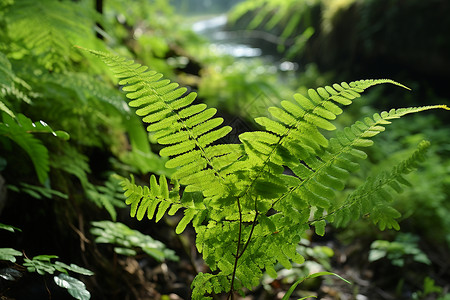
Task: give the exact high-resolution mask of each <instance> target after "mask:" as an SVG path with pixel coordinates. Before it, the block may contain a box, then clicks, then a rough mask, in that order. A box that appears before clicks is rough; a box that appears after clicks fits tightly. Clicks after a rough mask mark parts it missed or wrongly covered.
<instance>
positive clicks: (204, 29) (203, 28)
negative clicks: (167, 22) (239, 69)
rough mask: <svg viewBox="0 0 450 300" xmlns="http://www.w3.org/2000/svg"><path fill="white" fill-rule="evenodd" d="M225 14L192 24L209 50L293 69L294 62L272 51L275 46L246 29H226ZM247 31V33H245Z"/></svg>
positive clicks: (294, 66)
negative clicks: (249, 33) (204, 40)
mask: <svg viewBox="0 0 450 300" xmlns="http://www.w3.org/2000/svg"><path fill="white" fill-rule="evenodd" d="M227 21H228V20H227V15H226V14H219V15H215V16H212V17H207V18H205V19H202V20H200V21H197V22H195V23H194V24H193V25H192V30H193V31H194V32H195V33H197V34H198V35H200V36H203V37H205V38H207V39H208V40H209V41H210V43H211V45H210V47H211V50H212V51H214V52H215V53H218V54H222V55H231V56H233V57H235V58H236V59H261V60H262V61H264V62H265V63H266V64H267V65H271V66H276V67H277V69H278V70H279V71H282V72H283V71H295V70H297V69H298V65H297V64H296V63H293V62H290V61H286V60H282V58H281V56H280V55H278V53H276V51H274V48H276V46H275V45H273V47H268V46H267V42H266V43H263V42H262V41H261V40H259V41H258V39H257V38H255V37H249V36H248V32H247V31H232V30H227V29H226V25H227ZM246 33H247V34H246Z"/></svg>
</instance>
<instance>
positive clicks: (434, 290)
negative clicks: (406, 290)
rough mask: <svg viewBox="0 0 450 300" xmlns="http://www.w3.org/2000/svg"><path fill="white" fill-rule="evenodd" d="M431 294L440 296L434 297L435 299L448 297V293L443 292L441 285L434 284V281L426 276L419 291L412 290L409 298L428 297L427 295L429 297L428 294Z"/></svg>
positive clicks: (440, 299)
mask: <svg viewBox="0 0 450 300" xmlns="http://www.w3.org/2000/svg"><path fill="white" fill-rule="evenodd" d="M433 294H438V295H440V297H438V298H436V299H437V300H448V299H450V294H449V293H445V292H444V291H443V288H442V287H440V286H438V285H436V283H435V281H434V280H433V279H432V278H430V277H428V276H427V277H425V279H424V281H423V289H422V290H421V291H417V292H414V293H413V294H412V297H411V299H413V300H420V299H428V297H430V295H433Z"/></svg>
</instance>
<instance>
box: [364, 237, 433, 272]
mask: <svg viewBox="0 0 450 300" xmlns="http://www.w3.org/2000/svg"><path fill="white" fill-rule="evenodd" d="M418 241H419V238H418V237H417V236H415V235H412V234H408V233H398V235H397V236H396V238H395V241H393V242H389V241H385V240H376V241H374V242H373V243H372V245H371V246H370V252H369V261H370V262H373V261H377V260H379V259H382V258H387V259H389V260H390V261H391V263H392V264H393V265H394V266H397V267H403V266H404V265H405V261H406V259H407V258H408V257H409V258H411V259H412V260H413V261H415V262H419V263H423V264H426V265H430V264H431V261H430V260H429V259H428V257H427V255H426V254H425V253H424V252H422V250H420V248H419V246H418V244H417V243H418Z"/></svg>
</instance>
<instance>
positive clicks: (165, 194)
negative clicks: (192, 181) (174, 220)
mask: <svg viewBox="0 0 450 300" xmlns="http://www.w3.org/2000/svg"><path fill="white" fill-rule="evenodd" d="M115 177H116V178H117V179H120V180H121V181H120V184H121V185H122V188H123V190H124V195H125V197H126V198H127V199H126V201H125V203H126V204H127V205H131V210H130V216H131V217H133V218H134V217H136V218H137V219H138V220H142V219H143V218H144V216H147V218H148V219H150V220H151V219H155V221H156V222H158V221H159V220H161V218H162V217H163V216H164V214H165V213H166V212H167V213H168V214H169V215H174V214H175V213H176V212H177V211H178V210H179V209H181V208H184V209H185V210H184V217H183V218H182V219H181V220H180V222H179V223H178V226H177V228H176V232H177V233H181V232H183V231H184V229H185V228H186V226H187V224H189V223H190V222H193V223H194V224H196V223H197V222H201V221H202V220H203V218H204V217H205V213H204V212H205V211H206V209H205V206H204V205H203V204H199V203H198V202H197V201H195V200H193V199H192V198H191V199H187V198H188V196H186V195H189V193H185V194H184V197H183V198H182V199H180V194H179V188H180V186H179V184H178V183H176V184H175V186H174V187H173V188H172V189H171V190H170V191H169V187H168V184H167V179H166V177H165V176H164V175H161V176H160V177H159V183H158V181H157V179H156V177H155V175H152V176H151V177H150V186H149V187H148V186H144V187H142V186H138V185H136V184H135V181H134V177H133V176H132V175H131V181H130V180H129V179H126V178H123V177H120V176H115Z"/></svg>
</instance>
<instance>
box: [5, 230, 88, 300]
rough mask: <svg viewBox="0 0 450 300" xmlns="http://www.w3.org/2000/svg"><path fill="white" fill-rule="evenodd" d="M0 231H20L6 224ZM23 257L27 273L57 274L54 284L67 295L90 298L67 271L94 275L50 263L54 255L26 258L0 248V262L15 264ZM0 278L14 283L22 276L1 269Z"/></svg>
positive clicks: (10, 249)
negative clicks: (64, 290)
mask: <svg viewBox="0 0 450 300" xmlns="http://www.w3.org/2000/svg"><path fill="white" fill-rule="evenodd" d="M0 229H4V230H7V231H10V232H15V231H20V229H18V228H16V227H14V226H11V225H6V224H1V223H0ZM22 256H24V259H23V263H22V266H23V267H24V268H25V269H26V270H27V271H28V272H29V273H35V272H36V273H38V274H39V275H46V274H50V275H53V274H55V272H58V273H59V274H58V275H55V276H53V280H54V281H55V283H56V284H57V285H58V286H60V287H62V288H64V289H66V290H67V291H68V293H69V294H70V295H71V296H73V297H74V298H75V299H79V300H88V299H90V298H91V294H90V293H89V291H88V290H86V286H85V284H84V283H83V282H82V281H80V280H78V279H76V278H74V277H72V276H70V275H69V271H70V272H73V273H78V274H82V275H87V276H91V275H94V273H93V272H92V271H90V270H88V269H85V268H82V267H80V266H77V265H76V264H70V265H67V264H65V263H63V262H60V261H52V260H53V259H57V258H58V256H56V255H37V256H34V257H33V258H28V257H26V256H25V254H23V253H22V252H20V251H17V250H15V249H12V248H0V260H4V261H9V262H11V263H16V262H17V257H22ZM0 274H1V278H2V279H5V280H10V281H14V280H16V279H17V278H19V277H21V276H22V273H21V272H20V271H18V270H16V269H15V268H10V267H7V268H3V269H1V270H0Z"/></svg>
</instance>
